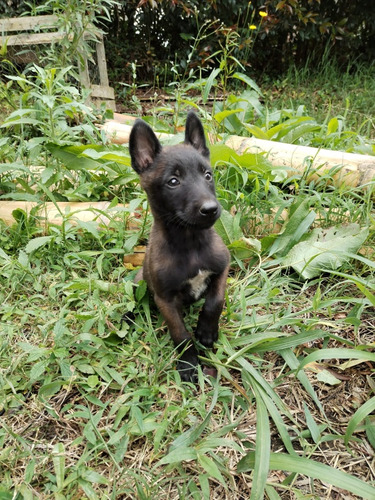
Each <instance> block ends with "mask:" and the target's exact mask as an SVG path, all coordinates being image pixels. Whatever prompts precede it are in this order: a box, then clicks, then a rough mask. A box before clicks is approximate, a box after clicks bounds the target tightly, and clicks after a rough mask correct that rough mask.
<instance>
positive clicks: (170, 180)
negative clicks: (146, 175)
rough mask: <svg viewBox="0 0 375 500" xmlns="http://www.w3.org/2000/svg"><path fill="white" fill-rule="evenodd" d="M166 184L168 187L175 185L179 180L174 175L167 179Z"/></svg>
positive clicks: (177, 184)
mask: <svg viewBox="0 0 375 500" xmlns="http://www.w3.org/2000/svg"><path fill="white" fill-rule="evenodd" d="M167 184H168V186H170V187H177V186H179V185H180V181H179V180H178V179H177V178H176V177H172V179H169V181H168V182H167Z"/></svg>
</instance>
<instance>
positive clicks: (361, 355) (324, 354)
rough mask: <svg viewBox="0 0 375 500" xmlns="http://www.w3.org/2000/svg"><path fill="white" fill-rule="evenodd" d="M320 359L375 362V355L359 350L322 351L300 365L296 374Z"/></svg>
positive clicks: (314, 353) (307, 357)
mask: <svg viewBox="0 0 375 500" xmlns="http://www.w3.org/2000/svg"><path fill="white" fill-rule="evenodd" d="M320 359H363V361H375V353H373V352H368V351H360V350H358V349H346V348H338V349H320V350H319V351H315V352H312V353H311V354H309V355H308V356H306V358H305V359H304V360H303V361H301V363H300V364H299V366H298V368H297V371H296V374H297V373H298V372H299V371H300V370H302V368H304V367H305V366H306V365H308V364H309V363H312V362H313V361H318V360H320Z"/></svg>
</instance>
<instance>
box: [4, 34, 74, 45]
mask: <svg viewBox="0 0 375 500" xmlns="http://www.w3.org/2000/svg"><path fill="white" fill-rule="evenodd" d="M64 37H65V34H64V33H57V32H54V33H25V34H21V35H11V36H8V37H6V36H3V37H1V39H0V40H1V43H2V44H6V45H7V46H8V47H10V46H16V45H41V44H43V43H53V42H56V41H59V40H62V39H63V38H64Z"/></svg>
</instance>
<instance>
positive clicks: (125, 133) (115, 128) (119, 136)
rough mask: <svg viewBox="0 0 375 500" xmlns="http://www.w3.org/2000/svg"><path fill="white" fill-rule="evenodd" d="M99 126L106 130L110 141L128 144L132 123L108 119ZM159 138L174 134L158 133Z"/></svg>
mask: <svg viewBox="0 0 375 500" xmlns="http://www.w3.org/2000/svg"><path fill="white" fill-rule="evenodd" d="M97 127H98V128H100V129H101V130H104V131H105V133H106V134H107V137H108V139H109V141H110V142H112V143H114V144H126V143H128V142H129V136H130V132H131V129H132V125H128V124H126V123H119V122H118V121H117V120H107V121H105V122H104V123H103V124H102V125H97ZM156 136H157V137H158V138H159V139H167V138H169V137H172V134H163V133H157V132H156Z"/></svg>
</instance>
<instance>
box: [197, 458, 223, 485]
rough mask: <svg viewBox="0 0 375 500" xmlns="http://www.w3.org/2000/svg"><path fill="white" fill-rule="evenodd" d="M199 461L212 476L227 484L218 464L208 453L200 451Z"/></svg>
mask: <svg viewBox="0 0 375 500" xmlns="http://www.w3.org/2000/svg"><path fill="white" fill-rule="evenodd" d="M197 458H198V462H199V464H200V465H201V466H202V467H203V469H204V470H205V471H206V472H207V474H208V475H209V476H210V477H213V478H215V479H217V480H218V481H219V483H221V484H222V485H223V486H226V484H225V480H224V478H223V476H222V474H221V472H220V471H219V468H218V466H217V465H216V464H215V462H214V460H212V459H211V458H209V457H207V456H206V455H202V454H200V453H198V454H197Z"/></svg>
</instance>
